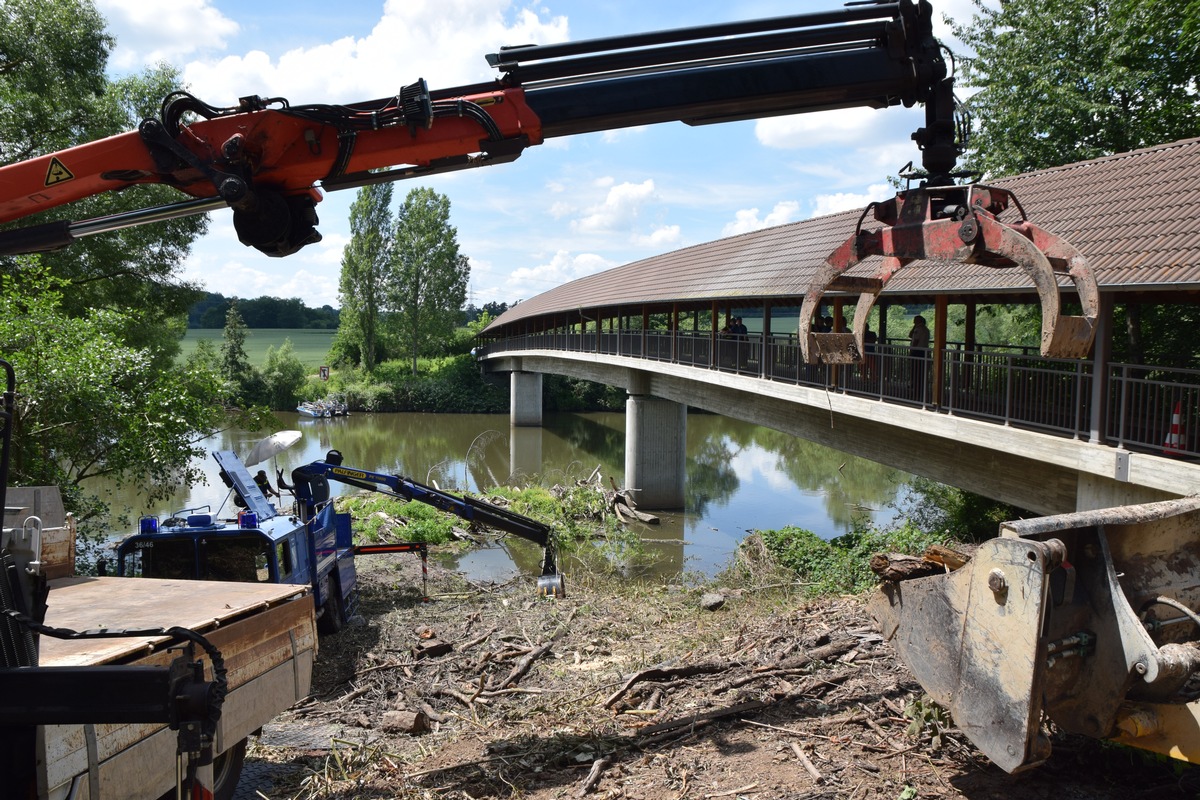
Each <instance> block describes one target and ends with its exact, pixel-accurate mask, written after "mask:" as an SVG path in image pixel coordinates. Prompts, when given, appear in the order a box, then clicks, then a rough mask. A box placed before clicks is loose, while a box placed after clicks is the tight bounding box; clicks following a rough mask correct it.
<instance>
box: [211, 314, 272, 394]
mask: <svg viewBox="0 0 1200 800" xmlns="http://www.w3.org/2000/svg"><path fill="white" fill-rule="evenodd" d="M221 374H222V375H223V376H224V377H225V380H227V381H229V384H230V385H231V386H233V387H235V391H234V395H235V399H236V400H237V402H239V403H241V404H242V405H250V404H252V403H256V402H259V401H261V400H263V399H264V398H263V395H264V394H266V388H265V385H264V384H263V378H262V375H261V374H260V373H259V372H258V370H256V369H254V367H252V366H250V358H249V357H248V356H247V355H246V323H245V321H243V320H242V315H241V313H240V312H239V311H238V307H237V300H236V299H234V300H233V301H231V302H230V303H229V310H228V311H226V312H225V330H224V331H223V332H222V333H221Z"/></svg>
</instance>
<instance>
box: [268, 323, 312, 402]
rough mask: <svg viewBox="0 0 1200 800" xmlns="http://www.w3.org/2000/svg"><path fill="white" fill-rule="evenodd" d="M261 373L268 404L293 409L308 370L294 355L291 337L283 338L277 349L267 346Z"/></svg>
mask: <svg viewBox="0 0 1200 800" xmlns="http://www.w3.org/2000/svg"><path fill="white" fill-rule="evenodd" d="M262 375H263V382H264V383H265V384H266V391H267V402H268V405H270V407H271V408H273V409H276V410H292V409H295V407H296V399H297V397H298V395H299V393H300V389H301V387H303V386H304V381H305V379H307V377H308V370H307V369H305V368H304V364H303V362H301V361H300V359H299V358H298V357H297V356H296V350H295V348H294V347H293V346H292V340H291V339H284V340H283V344H281V345H280V346H279V349H278V350H276V349H275V348H274V347H268V348H267V357H266V364H265V365H264V366H263V370H262Z"/></svg>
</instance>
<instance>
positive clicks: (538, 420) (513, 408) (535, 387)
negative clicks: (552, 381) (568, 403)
mask: <svg viewBox="0 0 1200 800" xmlns="http://www.w3.org/2000/svg"><path fill="white" fill-rule="evenodd" d="M510 381H511V386H510V389H511V391H510V392H509V399H508V421H509V424H510V425H514V426H524V427H533V428H537V427H541V424H542V373H540V372H521V371H519V370H514V371H513V373H512V378H511V379H510Z"/></svg>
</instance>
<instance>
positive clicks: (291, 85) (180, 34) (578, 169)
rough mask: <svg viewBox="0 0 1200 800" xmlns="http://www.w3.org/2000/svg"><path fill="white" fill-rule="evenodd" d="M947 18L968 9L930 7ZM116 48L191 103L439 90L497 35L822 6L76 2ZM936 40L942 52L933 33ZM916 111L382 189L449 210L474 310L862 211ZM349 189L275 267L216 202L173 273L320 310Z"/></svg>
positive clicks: (893, 165) (820, 7)
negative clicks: (172, 76) (94, 9)
mask: <svg viewBox="0 0 1200 800" xmlns="http://www.w3.org/2000/svg"><path fill="white" fill-rule="evenodd" d="M933 2H934V8H935V11H936V12H937V14H938V17H939V19H940V17H941V15H942V14H943V13H944V14H950V15H952V16H954V17H955V18H956V19H959V20H966V19H968V18H969V16H970V10H971V6H970V0H940V1H939V0H933ZM96 5H97V6H98V8H99V9H100V11H101V13H102V14H104V16H105V18H106V19H107V20H108V26H109V31H110V33H112V34H113V35H114V36H115V37H116V39H117V47H116V50H115V52H114V54H113V57H112V60H111V62H110V72H112V73H113V74H114V75H120V74H124V73H128V72H131V71H137V70H140V69H142V68H143V67H145V66H147V65H150V64H154V63H158V62H162V61H165V62H168V63H170V64H173V65H175V66H177V67H178V68H179V69H180V70H181V71H182V73H183V76H184V80H185V82H186V84H187V88H188V89H189V90H190V91H192V92H193V93H194V94H195V95H197V96H198V97H199V98H200V99H202V100H204V101H205V102H207V103H209V104H211V105H218V106H224V105H231V104H234V103H235V102H236V101H237V98H238V97H240V96H242V95H250V94H258V95H262V96H264V97H265V96H282V97H286V98H287V99H288V100H289V101H291V103H293V104H302V103H347V102H356V101H365V100H371V99H375V98H379V97H385V96H389V95H392V94H395V92H396V91H397V89H398V88H399V87H400V86H403V85H406V84H410V83H412V82H414V81H415V80H416V79H417V78H425V79H426V80H427V81H428V83H429V86H430V88H432V89H442V88H448V87H453V86H458V85H463V84H468V83H473V82H478V81H487V80H491V79H492V78H493V77H495V72H494V71H493V70H492V69H491V68H489V67H488V65H487V63H486V61H485V60H484V56H485V55H486V54H487V53H491V52H495V51H496V50H497V49H498V48H499V47H500V46H503V45H512V44H527V43H548V42H561V41H567V40H577V39H591V38H597V37H602V36H615V35H620V34H628V33H636V32H641V31H651V30H661V29H664V28H676V27H689V26H694V25H705V24H711V23H718V22H726V21H732V20H744V19H756V18H762V17H773V16H782V15H788V14H796V13H804V12H809V11H824V10H831V9H835V8H837V7H839V6H838V3H837V2H823V0H790V1H787V0H689V2H686V3H684V2H679V1H678V0H670V1H669V2H645V0H544V2H523V1H522V0H438V2H430V0H387V2H378V0H374V1H373V2H368V1H367V0H342V1H341V2H336V3H330V2H315V0H254V2H245V0H238V1H237V2H235V1H234V0H171V2H161V0H150V2H147V0H96ZM938 32H939V36H940V37H941V38H942V40H943V41H944V42H946V43H947V44H948V45H950V46H951V48H952V49H957V45H956V43H955V42H954V41H953V40H952V38H951V36H950V33H949V30H948V29H947V28H946V26H945V25H943V24H939V25H938ZM921 123H922V114H921V112H920V110H918V109H912V110H908V109H903V108H891V109H885V110H882V111H871V110H865V109H864V110H850V111H840V112H824V113H816V114H805V115H798V116H793V117H775V118H771V119H767V120H760V121H757V122H756V121H748V122H738V123H730V124H723V125H712V126H707V127H701V128H689V127H687V126H685V125H683V124H681V123H666V124H662V125H655V126H649V127H640V128H630V129H624V130H620V131H613V132H608V133H597V134H585V135H580V136H574V137H568V138H561V139H554V140H551V141H550V142H548V143H546V144H543V145H540V146H537V147H532V148H530V149H528V150H527V151H526V152H525V153H524V154H523V155H522V156H521V158H520V159H519V160H518V161H516V162H515V163H512V164H502V165H498V166H494V167H490V168H487V169H481V170H469V171H465V172H459V173H454V174H450V175H442V176H435V177H433V178H428V179H422V180H421V182H420V184H418V183H415V182H401V183H398V184H396V187H395V190H394V191H395V197H396V201H397V203H398V202H399V201H400V200H401V199H402V198H403V197H404V195H405V194H406V193H407V192H408V191H409V190H411V189H413V188H416V186H417V185H424V186H430V187H432V188H433V189H435V190H436V191H438V192H440V193H442V194H445V195H446V196H448V197H449V198H450V202H451V223H452V224H453V225H454V226H455V227H456V228H457V229H458V240H459V245H460V247H461V250H462V252H463V253H464V254H466V255H467V256H468V257H469V258H470V261H471V284H470V290H471V296H470V299H471V301H472V302H474V303H475V304H477V305H482V304H483V303H486V302H489V301H503V302H507V303H512V302H514V301H517V300H521V299H526V298H529V297H532V296H534V295H536V294H539V293H541V292H544V291H547V290H549V289H552V288H554V287H555V286H558V285H560V284H562V283H565V282H566V281H569V280H573V279H575V278H578V277H581V276H583V275H588V274H591V273H594V272H598V271H601V270H604V269H608V268H610V267H615V266H618V265H621V264H625V263H628V262H630V261H635V260H637V259H641V258H646V257H648V256H652V255H657V254H660V253H664V252H668V251H671V250H676V249H678V248H681V247H687V246H690V245H694V244H699V243H703V242H708V241H712V240H715V239H719V238H721V237H724V236H730V235H733V234H737V233H744V232H747V231H751V230H756V229H759V228H763V227H767V226H773V225H780V224H783V223H788V222H794V221H797V220H801V219H806V218H808V217H813V216H819V215H822V214H828V213H832V212H834V211H840V210H844V209H847V208H854V207H859V206H863V205H865V204H866V203H867V202H869V201H870V200H873V199H881V198H882V197H885V196H888V195H890V194H891V190H890V189H889V188H888V187H887V184H886V178H887V176H888V175H893V174H895V173H896V172H897V171H898V170H899V169H900V168H901V167H903V166H904V165H905V164H906V163H907V162H909V161H910V160H911V161H914V162H916V163H920V158H919V155H920V154H919V153H918V152H917V150H916V147H915V146H914V145H913V144H912V143H911V141H910V140H909V136H910V134H911V133H912V132H913V131H914V130H916V128H917V127H919V126H920V125H921ZM353 195H354V191H353V190H348V191H341V192H331V193H329V194H328V195H327V196H326V198H325V200H324V201H323V202H322V203H321V204H320V205H319V206H318V214H319V215H320V218H321V225H320V227H319V229H320V231H321V233H322V235H323V236H324V240H323V241H322V242H321V243H320V244H317V245H312V246H309V247H307V248H305V249H304V250H301V251H300V252H299V253H297V254H295V255H293V256H290V257H288V258H285V259H272V258H268V257H266V256H264V255H262V254H260V253H259V252H258V251H257V250H253V249H250V248H246V247H243V246H242V245H241V244H240V243H239V242H238V241H237V237H236V236H235V234H234V232H233V226H232V222H231V218H230V214H229V213H228V212H222V213H214V214H212V215H211V219H212V221H211V224H210V230H209V233H208V235H207V236H205V237H204V238H203V239H202V240H201V241H200V242H198V243H197V245H196V247H195V248H194V251H193V253H192V256H191V257H190V259H189V261H188V263H187V268H186V270H187V272H186V276H187V277H188V278H190V279H194V280H197V281H199V282H201V283H202V284H203V285H204V286H205V287H206V288H208V289H210V290H211V291H215V292H220V293H222V294H225V295H237V296H240V297H258V296H260V295H273V296H277V297H299V298H301V299H302V300H304V302H305V303H307V304H308V305H310V306H320V305H323V304H326V303H328V304H330V305H335V306H336V305H338V301H337V284H338V273H339V264H340V261H341V255H342V249H343V247H344V246H345V245H346V242H347V239H348V236H349V208H350V203H351V202H352V201H353V199H354V197H353Z"/></svg>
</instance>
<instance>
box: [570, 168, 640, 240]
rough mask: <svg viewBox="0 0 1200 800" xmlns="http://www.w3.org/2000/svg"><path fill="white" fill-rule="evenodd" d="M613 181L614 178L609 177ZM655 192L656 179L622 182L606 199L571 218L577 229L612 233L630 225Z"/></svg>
mask: <svg viewBox="0 0 1200 800" xmlns="http://www.w3.org/2000/svg"><path fill="white" fill-rule="evenodd" d="M609 180H610V181H611V179H609ZM653 196H654V181H652V180H650V179H649V178H647V179H646V180H644V181H642V182H641V183H620V184H616V185H614V186H612V187H611V188H610V189H609V190H608V194H607V196H606V197H605V198H604V202H603V203H600V204H599V205H595V206H592V207H591V208H589V209H588V210H587V212H586V215H585V216H583V217H581V218H579V219H576V220H572V221H571V230H573V231H576V232H578V233H611V232H614V231H618V230H624V229H628V228H631V227H632V226H633V224H634V223H635V222H636V220H637V217H638V212H639V210H640V209H641V208H642V206H644V205H645V204H646V203H647V202H648V201H649V200H650V199H651V198H653Z"/></svg>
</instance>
